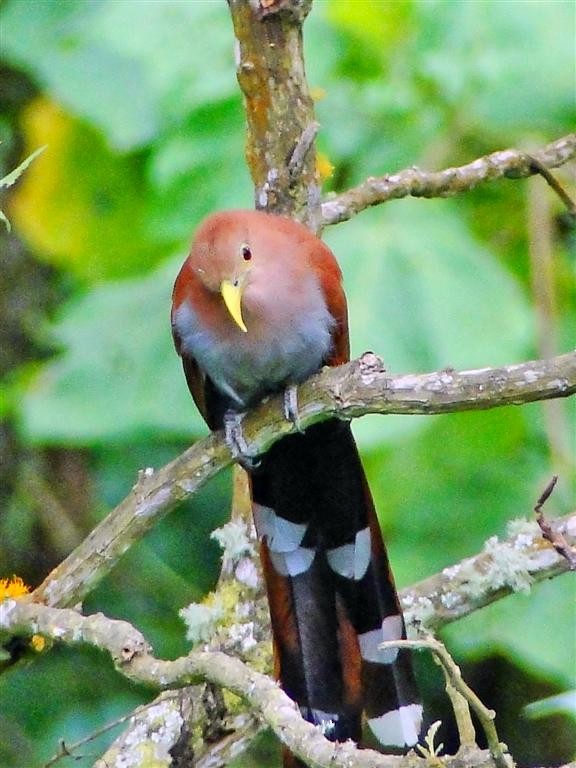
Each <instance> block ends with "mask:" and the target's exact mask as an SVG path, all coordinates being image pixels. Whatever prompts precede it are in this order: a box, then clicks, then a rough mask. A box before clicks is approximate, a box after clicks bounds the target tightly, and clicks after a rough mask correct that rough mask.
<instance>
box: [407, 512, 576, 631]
mask: <svg viewBox="0 0 576 768" xmlns="http://www.w3.org/2000/svg"><path fill="white" fill-rule="evenodd" d="M547 526H548V529H549V531H551V532H552V538H554V539H555V538H556V537H558V536H561V537H562V540H563V542H564V544H565V545H566V546H567V547H572V548H574V546H576V513H575V514H572V515H567V516H566V517H561V518H557V519H555V520H552V521H547ZM508 530H509V536H508V538H507V539H504V540H503V541H499V540H498V538H497V537H496V536H493V537H491V538H490V539H488V541H487V542H486V543H485V545H484V549H483V551H482V552H480V553H479V554H478V555H475V556H474V557H469V558H466V559H464V560H462V561H460V562H459V563H456V565H451V566H450V567H448V568H444V570H443V571H441V573H437V574H435V575H434V576H430V577H429V578H427V579H424V580H423V581H420V582H418V583H417V584H414V585H413V586H411V587H407V588H406V589H403V590H402V592H401V593H400V600H401V602H402V607H403V610H404V617H405V619H406V623H407V624H408V626H410V625H412V626H413V627H415V628H421V627H424V628H426V629H427V630H430V631H437V630H438V629H440V628H441V627H443V626H445V625H446V624H450V623H451V622H452V621H456V620H457V619H461V618H463V617H464V616H467V615H468V614H469V613H472V612H473V611H477V610H478V609H480V608H483V607H484V606H486V605H489V604H490V603H493V602H495V601H496V600H500V599H501V598H503V597H506V595H510V594H512V593H513V592H519V591H521V592H526V591H528V590H529V589H530V587H531V586H532V585H533V584H535V583H537V582H540V581H546V580H547V579H551V578H554V577H555V576H558V575H560V574H561V573H567V572H568V571H570V570H571V563H570V560H569V559H568V558H566V557H565V556H564V554H563V553H562V552H558V551H557V549H556V546H555V544H554V543H553V542H552V541H550V539H548V540H546V537H545V536H543V534H542V532H541V531H540V529H539V527H538V524H537V522H535V521H533V520H531V521H527V520H513V521H511V522H510V523H509V524H508Z"/></svg>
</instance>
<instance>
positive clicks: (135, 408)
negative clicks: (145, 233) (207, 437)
mask: <svg viewBox="0 0 576 768" xmlns="http://www.w3.org/2000/svg"><path fill="white" fill-rule="evenodd" d="M182 260H183V257H180V258H179V259H178V261H179V262H180V261H182ZM177 271H178V264H177V263H176V262H174V261H172V262H170V263H169V264H164V265H163V266H162V268H161V269H159V270H156V271H155V272H154V273H152V274H151V275H148V276H147V277H145V278H143V279H142V278H140V279H134V280H125V281H121V282H117V283H108V284H104V285H102V286H99V287H98V288H95V289H93V290H92V291H90V292H89V293H87V294H86V295H84V296H83V297H82V298H79V299H76V300H75V301H72V302H71V303H70V304H68V305H67V306H66V307H65V308H64V309H63V311H62V313H61V315H60V317H59V318H58V320H57V322H56V323H55V324H54V325H53V326H52V327H51V328H50V329H49V336H50V338H51V339H52V342H53V344H54V345H56V346H58V347H59V348H60V349H61V350H62V351H61V353H60V354H59V355H58V356H56V357H55V358H54V359H53V360H51V361H50V362H49V363H47V364H46V365H45V367H44V368H43V370H42V372H41V373H40V374H39V375H38V377H37V378H35V379H34V381H33V382H32V384H31V385H30V387H29V389H28V391H27V392H26V394H25V396H24V398H23V400H22V410H21V426H22V429H23V431H24V433H25V435H26V436H27V437H28V439H30V440H33V441H40V442H47V443H66V444H76V445H88V444H94V443H100V442H105V441H127V440H133V439H135V438H136V437H139V438H141V437H144V438H150V437H154V438H155V439H158V437H159V436H160V435H163V436H165V437H168V436H170V437H171V438H181V439H190V437H191V435H192V434H193V433H199V432H203V431H204V430H205V428H204V427H203V426H202V425H201V420H200V417H199V416H198V415H197V412H196V409H195V407H194V405H193V403H192V399H191V398H190V396H189V395H188V393H187V391H186V385H185V383H184V377H183V375H182V371H181V370H180V363H179V360H178V357H177V355H176V352H175V350H174V347H173V344H172V339H171V336H170V317H169V310H170V294H171V290H172V284H173V282H174V279H175V277H176V274H177Z"/></svg>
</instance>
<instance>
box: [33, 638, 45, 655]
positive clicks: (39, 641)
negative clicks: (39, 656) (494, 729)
mask: <svg viewBox="0 0 576 768" xmlns="http://www.w3.org/2000/svg"><path fill="white" fill-rule="evenodd" d="M30 645H31V647H32V648H33V649H34V650H35V651H36V653H42V651H43V650H44V649H45V648H46V640H45V639H44V638H43V637H42V635H32V639H31V640H30Z"/></svg>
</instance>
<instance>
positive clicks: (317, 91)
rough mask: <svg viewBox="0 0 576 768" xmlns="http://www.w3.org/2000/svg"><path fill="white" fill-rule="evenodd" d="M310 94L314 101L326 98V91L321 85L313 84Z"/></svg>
mask: <svg viewBox="0 0 576 768" xmlns="http://www.w3.org/2000/svg"><path fill="white" fill-rule="evenodd" d="M310 96H311V97H312V101H322V99H325V98H326V91H325V90H324V88H321V87H320V86H319V85H313V86H312V88H310Z"/></svg>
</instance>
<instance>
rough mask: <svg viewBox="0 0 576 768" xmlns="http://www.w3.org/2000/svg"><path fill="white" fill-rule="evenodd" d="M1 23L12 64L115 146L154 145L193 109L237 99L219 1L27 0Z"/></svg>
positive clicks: (228, 35) (225, 22)
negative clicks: (95, 0)
mask: <svg viewBox="0 0 576 768" xmlns="http://www.w3.org/2000/svg"><path fill="white" fill-rule="evenodd" d="M1 23H2V41H3V44H4V52H5V56H6V57H7V58H8V60H9V61H10V62H11V63H13V64H14V65H16V66H20V67H24V68H26V69H27V70H28V71H31V72H32V73H34V75H35V76H36V77H37V79H38V80H39V82H40V83H41V84H42V85H43V86H44V89H45V90H46V91H47V92H49V93H50V94H51V96H52V97H53V98H54V99H55V100H57V101H58V102H59V103H60V104H62V105H63V106H65V107H66V108H67V110H68V111H70V112H71V113H72V114H74V115H77V116H78V117H82V118H83V119H85V120H88V121H89V122H90V123H92V125H94V126H97V127H98V128H99V129H100V130H101V131H103V133H104V134H105V136H106V138H107V139H108V141H109V142H110V144H111V145H112V146H113V147H114V148H116V149H120V150H125V151H126V150H132V149H135V148H138V147H141V146H143V145H145V144H148V143H150V142H151V141H152V140H153V139H154V138H155V137H156V136H158V134H159V133H160V132H161V131H162V129H163V128H164V127H166V126H172V125H173V124H174V122H175V121H179V120H180V119H182V118H183V117H184V116H185V115H187V114H188V112H189V111H190V109H191V108H194V107H195V106H197V105H198V104H200V103H205V102H207V101H212V102H213V101H217V100H219V99H221V98H227V97H229V96H230V95H232V94H235V93H236V92H237V85H236V82H235V75H234V62H233V45H232V34H231V28H230V21H229V15H228V12H227V9H226V7H225V5H220V4H219V3H182V2H177V0H163V2H162V3H146V2H141V3H138V5H137V7H136V6H135V5H134V4H133V3H119V2H115V0H102V1H101V2H98V3H77V2H62V3H37V2H34V1H33V0H19V2H16V3H10V4H8V5H7V6H6V8H5V9H3V12H2V17H1ZM207 30H209V34H207Z"/></svg>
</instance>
